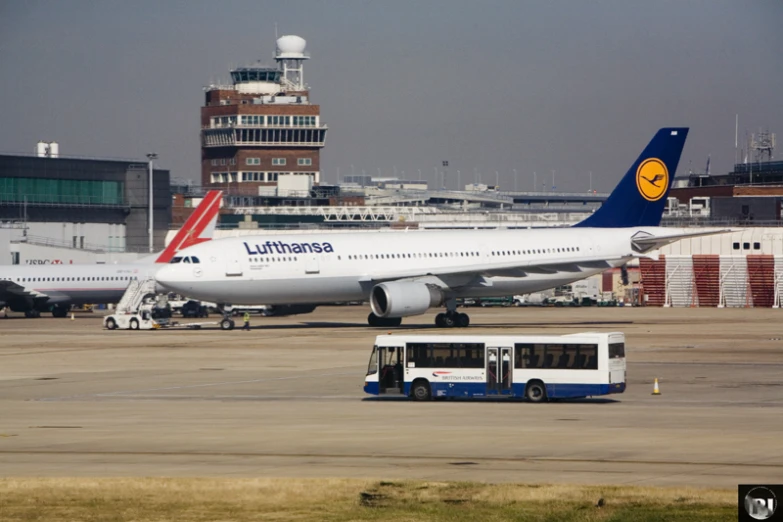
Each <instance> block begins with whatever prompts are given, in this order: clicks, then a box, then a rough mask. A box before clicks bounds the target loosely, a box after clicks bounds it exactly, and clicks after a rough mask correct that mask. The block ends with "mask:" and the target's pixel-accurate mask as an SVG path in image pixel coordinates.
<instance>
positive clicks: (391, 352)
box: [378, 346, 405, 394]
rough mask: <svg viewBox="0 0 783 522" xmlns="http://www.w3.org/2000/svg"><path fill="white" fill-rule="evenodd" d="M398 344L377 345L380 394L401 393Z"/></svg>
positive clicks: (401, 378) (400, 353) (400, 360)
mask: <svg viewBox="0 0 783 522" xmlns="http://www.w3.org/2000/svg"><path fill="white" fill-rule="evenodd" d="M404 349H405V348H403V347H398V346H379V347H378V391H379V392H380V393H381V394H394V393H402V389H403V375H402V351H403V350H404Z"/></svg>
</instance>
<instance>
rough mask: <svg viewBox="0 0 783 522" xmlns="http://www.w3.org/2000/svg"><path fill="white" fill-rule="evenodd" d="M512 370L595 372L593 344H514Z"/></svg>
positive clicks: (595, 360)
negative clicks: (535, 369)
mask: <svg viewBox="0 0 783 522" xmlns="http://www.w3.org/2000/svg"><path fill="white" fill-rule="evenodd" d="M514 368H522V369H524V368H541V369H557V370H597V369H598V345H595V344H562V343H558V344H515V345H514Z"/></svg>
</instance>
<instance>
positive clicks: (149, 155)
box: [147, 152, 158, 253]
mask: <svg viewBox="0 0 783 522" xmlns="http://www.w3.org/2000/svg"><path fill="white" fill-rule="evenodd" d="M147 159H148V160H149V169H150V187H149V188H150V190H149V192H150V210H149V224H150V230H149V233H150V253H152V252H153V248H154V247H153V240H152V162H153V161H154V160H156V159H158V155H157V154H155V153H154V152H152V153H150V154H147Z"/></svg>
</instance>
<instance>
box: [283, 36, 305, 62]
mask: <svg viewBox="0 0 783 522" xmlns="http://www.w3.org/2000/svg"><path fill="white" fill-rule="evenodd" d="M306 46H307V42H306V41H305V39H304V38H302V37H301V36H296V35H293V34H287V35H285V36H281V37H280V38H278V39H277V54H278V56H283V57H285V56H290V57H294V56H303V55H304V51H305V47H306Z"/></svg>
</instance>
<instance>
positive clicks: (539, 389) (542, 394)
mask: <svg viewBox="0 0 783 522" xmlns="http://www.w3.org/2000/svg"><path fill="white" fill-rule="evenodd" d="M525 397H527V400H529V401H530V402H543V401H545V400H546V387H545V386H544V383H543V382H541V381H530V382H529V383H527V386H525Z"/></svg>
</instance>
